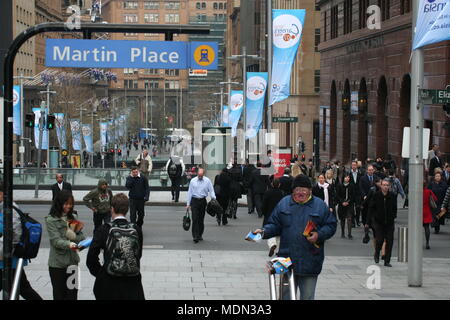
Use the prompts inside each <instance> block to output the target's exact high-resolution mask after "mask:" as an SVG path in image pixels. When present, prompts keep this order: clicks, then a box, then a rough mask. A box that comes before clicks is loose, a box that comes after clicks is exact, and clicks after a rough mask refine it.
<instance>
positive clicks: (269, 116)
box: [266, 0, 273, 132]
mask: <svg viewBox="0 0 450 320" xmlns="http://www.w3.org/2000/svg"><path fill="white" fill-rule="evenodd" d="M266 15H267V84H268V85H267V88H268V90H267V94H266V96H267V98H266V99H267V131H268V132H271V130H272V106H271V105H270V100H269V99H270V92H271V90H272V88H271V84H272V37H273V31H272V0H267V12H266Z"/></svg>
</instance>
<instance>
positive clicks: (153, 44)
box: [45, 39, 218, 70]
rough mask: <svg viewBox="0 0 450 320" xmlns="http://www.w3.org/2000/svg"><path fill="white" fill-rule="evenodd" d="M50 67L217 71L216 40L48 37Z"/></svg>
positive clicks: (46, 59)
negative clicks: (73, 38) (130, 39)
mask: <svg viewBox="0 0 450 320" xmlns="http://www.w3.org/2000/svg"><path fill="white" fill-rule="evenodd" d="M45 65H46V66H47V67H71V68H90V67H96V68H140V69H188V68H192V69H203V70H216V69H217V65H218V44H217V42H184V41H129V40H70V39H47V40H46V47H45Z"/></svg>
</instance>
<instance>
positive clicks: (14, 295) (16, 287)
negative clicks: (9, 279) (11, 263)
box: [10, 258, 23, 300]
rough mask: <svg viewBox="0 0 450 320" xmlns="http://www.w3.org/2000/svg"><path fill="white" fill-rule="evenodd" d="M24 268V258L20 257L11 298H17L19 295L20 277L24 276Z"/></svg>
mask: <svg viewBox="0 0 450 320" xmlns="http://www.w3.org/2000/svg"><path fill="white" fill-rule="evenodd" d="M22 270H23V258H20V259H19V260H18V261H17V267H16V274H15V276H14V283H13V287H12V292H11V299H10V300H17V296H18V295H19V283H20V278H21V277H22Z"/></svg>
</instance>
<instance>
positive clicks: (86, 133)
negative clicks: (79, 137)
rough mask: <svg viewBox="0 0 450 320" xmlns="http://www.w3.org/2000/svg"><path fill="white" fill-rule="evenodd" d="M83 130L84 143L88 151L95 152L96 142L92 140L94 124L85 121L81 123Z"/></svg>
mask: <svg viewBox="0 0 450 320" xmlns="http://www.w3.org/2000/svg"><path fill="white" fill-rule="evenodd" d="M81 131H82V133H83V137H84V144H85V145H86V151H87V152H88V153H93V152H94V143H93V142H92V124H90V123H83V124H82V125H81Z"/></svg>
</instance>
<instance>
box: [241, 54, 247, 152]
mask: <svg viewBox="0 0 450 320" xmlns="http://www.w3.org/2000/svg"><path fill="white" fill-rule="evenodd" d="M242 80H243V82H244V83H243V86H244V92H243V95H244V97H243V101H242V112H243V113H244V157H245V159H247V138H246V136H247V104H246V103H245V100H247V99H246V98H247V48H246V47H245V46H243V47H242Z"/></svg>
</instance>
